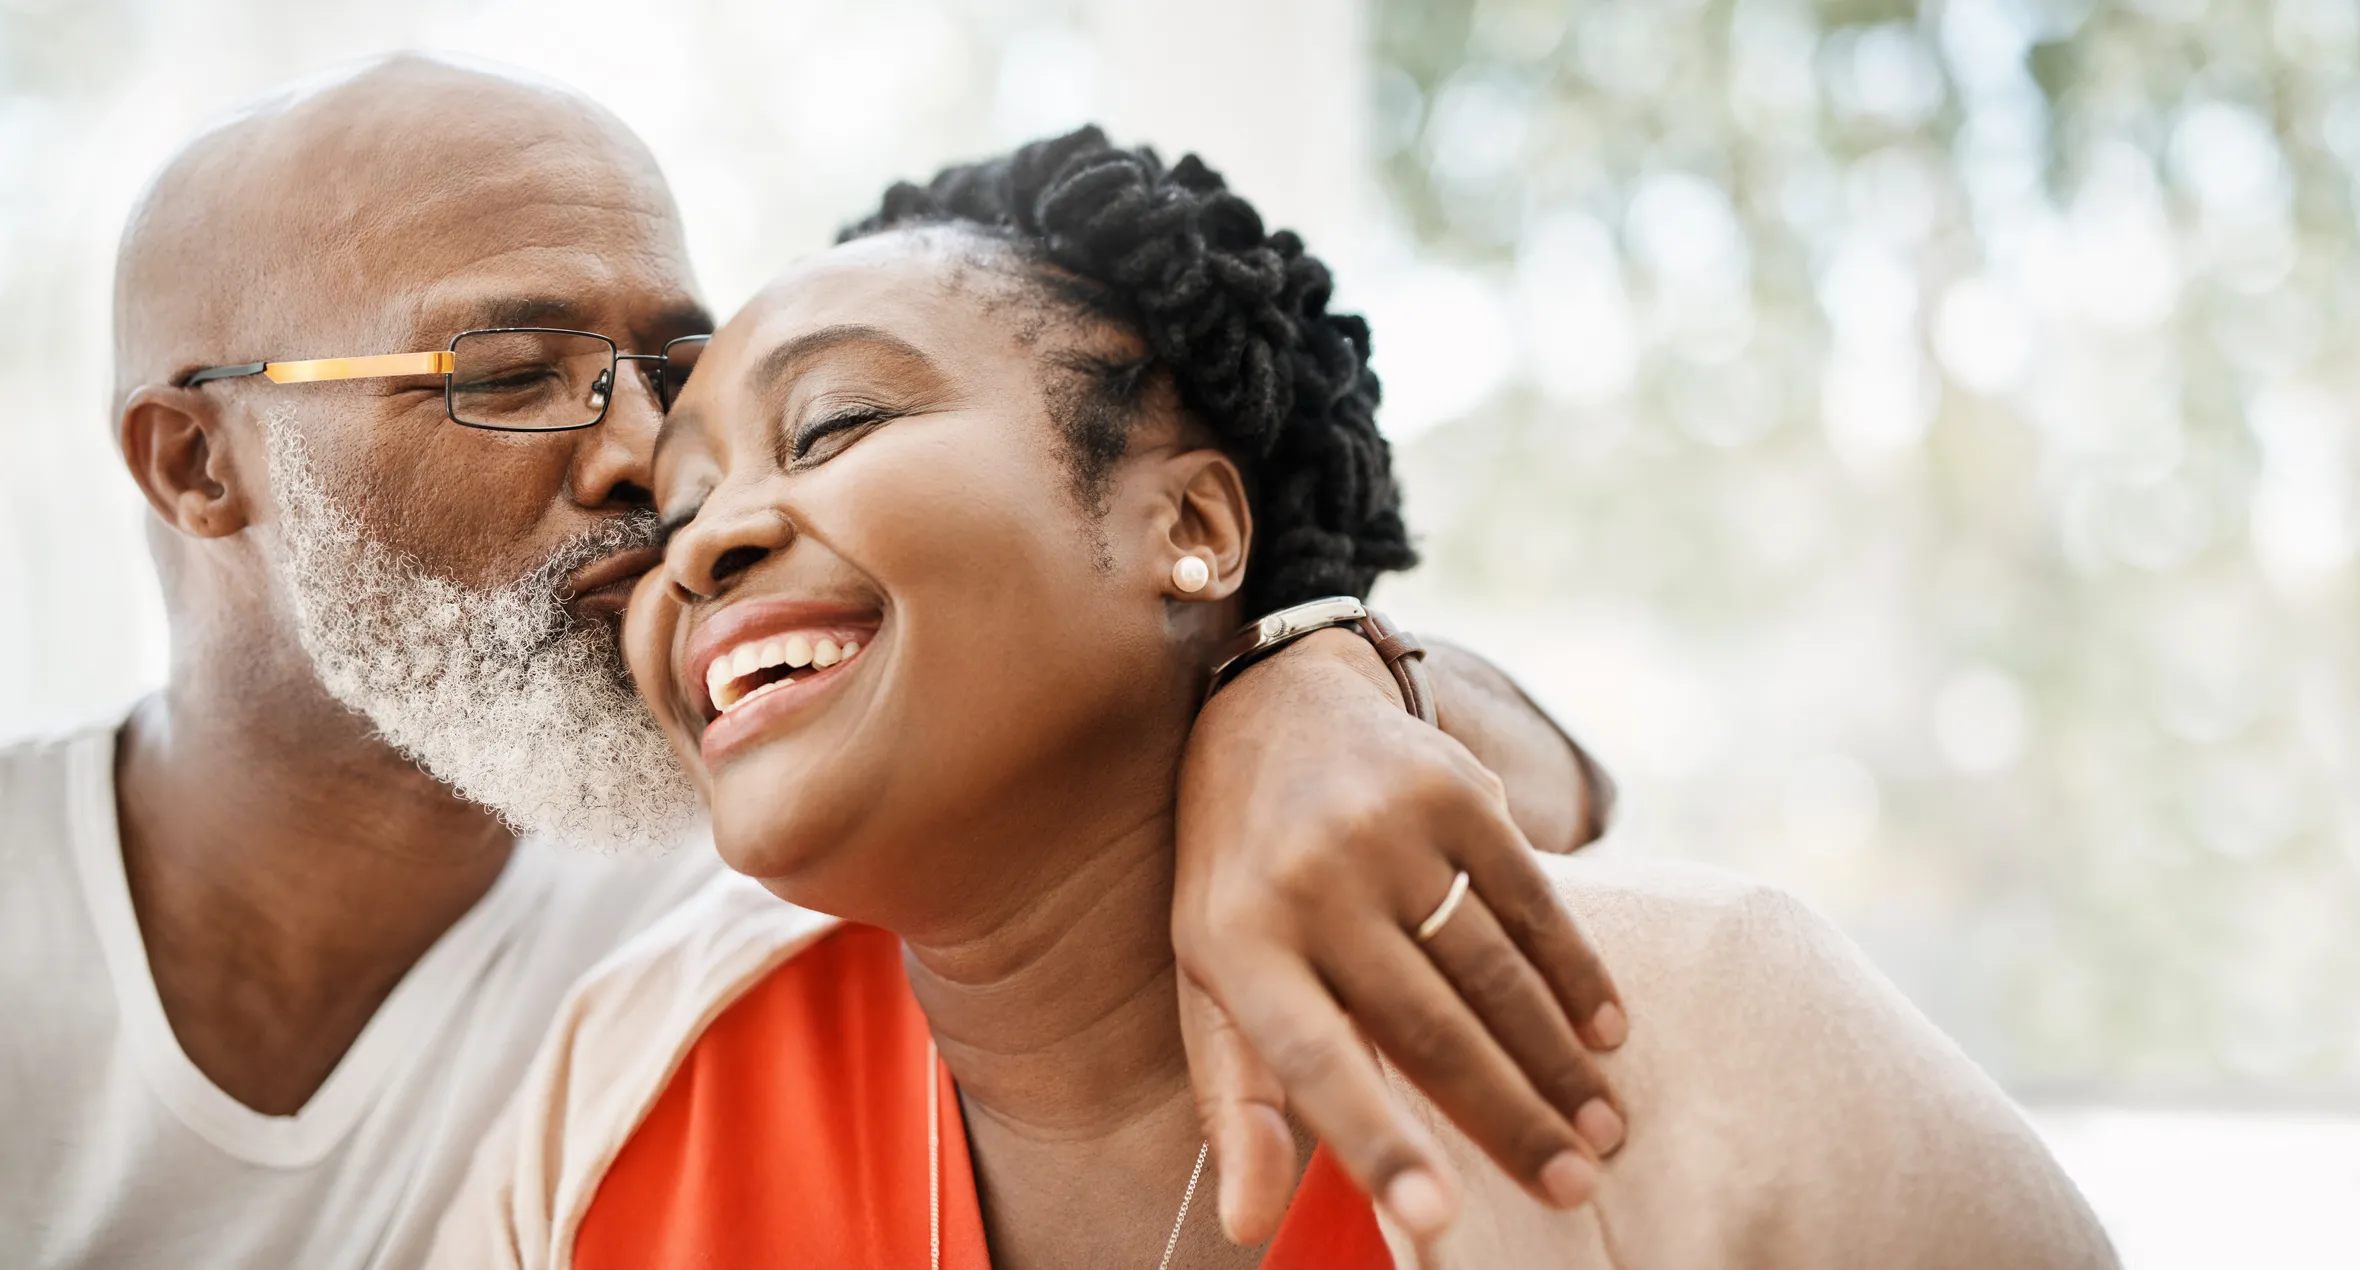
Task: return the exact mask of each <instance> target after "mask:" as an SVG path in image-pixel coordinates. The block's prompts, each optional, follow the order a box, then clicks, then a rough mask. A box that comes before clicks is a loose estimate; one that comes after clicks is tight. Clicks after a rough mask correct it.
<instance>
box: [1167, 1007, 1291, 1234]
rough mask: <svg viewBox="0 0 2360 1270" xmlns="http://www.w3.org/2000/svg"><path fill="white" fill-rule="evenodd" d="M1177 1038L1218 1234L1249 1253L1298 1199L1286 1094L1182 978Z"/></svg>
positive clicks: (1218, 1011) (1221, 1014)
mask: <svg viewBox="0 0 2360 1270" xmlns="http://www.w3.org/2000/svg"><path fill="white" fill-rule="evenodd" d="M1180 1038H1181V1040H1182V1042H1183V1043H1184V1044H1185V1045H1186V1046H1187V1049H1188V1077H1189V1081H1190V1083H1191V1084H1192V1085H1193V1086H1194V1087H1195V1091H1196V1109H1197V1115H1198V1117H1199V1118H1200V1119H1201V1120H1203V1122H1204V1126H1205V1136H1206V1138H1207V1139H1208V1140H1210V1141H1211V1142H1212V1144H1213V1175H1214V1176H1215V1177H1217V1178H1219V1179H1220V1180H1221V1229H1222V1231H1223V1233H1225V1234H1227V1235H1228V1236H1229V1240H1230V1242H1231V1243H1234V1244H1239V1245H1242V1246H1247V1247H1251V1246H1253V1245H1255V1244H1259V1243H1263V1242H1265V1241H1267V1240H1269V1239H1270V1238H1271V1237H1272V1236H1274V1235H1276V1234H1277V1233H1278V1226H1279V1222H1280V1221H1281V1220H1283V1219H1284V1218H1285V1216H1286V1210H1287V1205H1288V1203H1290V1202H1291V1201H1292V1200H1293V1199H1294V1193H1295V1174H1296V1164H1297V1161H1296V1159H1295V1139H1294V1134H1293V1132H1292V1131H1291V1130H1290V1129H1289V1128H1288V1127H1287V1121H1286V1091H1285V1089H1284V1087H1283V1086H1281V1085H1280V1084H1279V1082H1278V1077H1277V1076H1276V1075H1275V1074H1274V1073H1272V1072H1271V1070H1270V1069H1269V1068H1268V1067H1265V1066H1263V1064H1262V1060H1261V1058H1260V1057H1258V1056H1257V1055H1256V1054H1255V1053H1254V1050H1253V1047H1252V1046H1251V1045H1249V1044H1247V1043H1246V1039H1245V1037H1244V1035H1243V1034H1241V1033H1240V1032H1239V1031H1238V1030H1237V1025H1236V1023H1235V1022H1233V1021H1232V1020H1231V1019H1230V1017H1229V1015H1228V1013H1227V1012H1226V1011H1224V1010H1223V1009H1222V1008H1221V1007H1220V1005H1219V1004H1218V1003H1216V1002H1215V1001H1214V1000H1213V998H1212V997H1211V996H1209V995H1207V994H1206V992H1205V990H1204V989H1203V987H1202V986H1200V985H1199V984H1197V982H1196V981H1195V980H1193V979H1191V978H1189V977H1188V976H1187V975H1186V974H1182V975H1181V976H1180Z"/></svg>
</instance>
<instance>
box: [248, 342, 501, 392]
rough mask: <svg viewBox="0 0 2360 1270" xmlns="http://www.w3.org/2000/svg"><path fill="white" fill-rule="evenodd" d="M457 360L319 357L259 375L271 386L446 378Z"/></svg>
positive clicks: (443, 355) (274, 365) (446, 355)
mask: <svg viewBox="0 0 2360 1270" xmlns="http://www.w3.org/2000/svg"><path fill="white" fill-rule="evenodd" d="M457 360H458V359H457V358H456V357H455V356H453V355H452V354H451V353H450V352H448V351H447V350H446V351H442V352H434V353H386V354H384V355H382V356H378V357H321V358H315V359H313V360H311V361H307V362H271V363H270V364H268V365H266V366H264V367H263V368H262V373H263V375H264V376H265V377H267V378H268V379H269V380H270V382H272V383H274V384H308V383H313V382H316V381H318V380H322V379H373V378H376V377H378V376H381V375H448V374H450V373H451V367H452V365H453V363H455V362H456V361H457Z"/></svg>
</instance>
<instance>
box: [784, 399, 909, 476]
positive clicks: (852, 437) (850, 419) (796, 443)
mask: <svg viewBox="0 0 2360 1270" xmlns="http://www.w3.org/2000/svg"><path fill="white" fill-rule="evenodd" d="M893 417H895V416H894V412H893V411H891V410H886V409H884V408H882V407H879V406H855V407H852V408H850V409H847V410H841V411H838V412H837V413H835V414H831V415H822V416H821V417H819V418H816V419H809V420H805V421H804V422H803V423H801V424H799V425H797V427H796V428H795V434H794V435H793V436H792V437H790V438H788V440H787V453H788V457H789V459H790V460H792V461H793V462H794V463H796V464H798V465H803V466H809V465H812V464H817V463H825V462H827V461H828V460H829V459H832V458H834V457H836V456H837V455H838V454H841V453H843V452H844V450H845V449H846V447H848V446H850V445H851V444H852V443H853V442H854V441H857V440H859V439H860V438H861V437H862V436H864V435H866V434H867V433H868V431H869V429H871V428H873V427H875V426H876V425H878V424H880V423H883V422H885V421H886V420H888V419H891V418H893ZM823 446H824V452H822V453H819V454H818V455H817V456H816V457H814V454H813V452H814V451H815V450H822V449H823Z"/></svg>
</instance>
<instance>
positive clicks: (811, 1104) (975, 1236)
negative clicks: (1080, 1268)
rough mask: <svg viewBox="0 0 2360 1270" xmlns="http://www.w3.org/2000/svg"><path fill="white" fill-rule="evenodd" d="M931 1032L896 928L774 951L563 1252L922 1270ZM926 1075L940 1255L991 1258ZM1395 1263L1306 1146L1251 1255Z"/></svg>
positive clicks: (1336, 1177)
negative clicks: (1287, 1194) (1284, 1204)
mask: <svg viewBox="0 0 2360 1270" xmlns="http://www.w3.org/2000/svg"><path fill="white" fill-rule="evenodd" d="M929 1039H930V1038H929V1034H928V1032H927V1029H926V1017H925V1015H924V1014H922V1013H920V1011H919V1009H918V1003H917V999H916V998H915V997H914V996H912V995H911V993H910V986H909V980H908V978H907V977H906V975H905V974H904V972H903V970H902V964H901V941H900V940H899V939H897V938H895V937H894V936H893V935H892V934H890V933H888V932H885V931H881V930H878V929H876V928H874V927H867V926H854V925H846V926H843V927H841V928H840V929H838V930H836V931H834V932H833V933H831V934H829V935H827V936H826V937H824V938H822V939H821V940H820V941H819V942H818V943H816V944H814V945H812V946H811V947H810V948H808V949H806V950H805V951H804V952H803V953H802V954H800V955H799V956H796V957H794V958H792V959H790V960H788V961H786V962H784V963H783V964H781V965H780V966H779V967H778V968H777V969H775V970H772V971H771V972H770V973H769V974H767V975H765V976H764V977H763V979H762V981H761V982H760V983H757V984H755V985H754V986H753V987H752V988H750V989H748V990H747V991H746V993H745V995H743V996H741V997H739V998H738V1000H737V1001H736V1002H734V1003H732V1004H731V1005H730V1006H729V1008H728V1009H727V1010H724V1011H723V1012H722V1014H721V1016H720V1017H719V1018H717V1019H715V1020H713V1023H712V1025H711V1026H710V1027H708V1028H706V1029H705V1034H704V1035H703V1036H701V1037H699V1038H698V1039H697V1041H696V1044H695V1045H694V1046H692V1047H691V1048H690V1050H689V1052H688V1054H687V1055H686V1056H685V1057H684V1058H683V1059H682V1060H681V1064H680V1067H679V1069H678V1070H677V1071H675V1072H674V1073H673V1074H672V1079H671V1081H670V1082H669V1083H667V1084H666V1085H665V1086H664V1091H663V1093H662V1094H661V1095H659V1096H658V1097H657V1099H656V1103H655V1105H654V1106H653V1107H652V1108H650V1109H649V1111H648V1114H647V1118H646V1119H644V1120H642V1121H641V1122H640V1124H639V1128H638V1129H637V1130H636V1131H635V1132H633V1133H632V1135H631V1137H630V1140H629V1141H627V1142H625V1143H624V1144H623V1148H622V1151H621V1153H620V1154H618V1155H617V1156H616V1157H615V1161H614V1163H613V1164H612V1165H611V1166H609V1168H608V1169H607V1172H606V1176H605V1178H604V1179H603V1180H602V1181H600V1183H599V1185H598V1192H597V1194H596V1195H595V1196H593V1197H592V1199H591V1201H590V1208H589V1211H588V1212H587V1213H585V1214H584V1215H583V1218H582V1225H581V1232H580V1234H579V1235H578V1236H576V1238H575V1242H574V1264H575V1265H576V1266H577V1267H580V1270H689V1268H690V1267H699V1268H702V1267H737V1266H754V1265H759V1266H768V1267H777V1268H778V1270H792V1268H794V1267H803V1266H809V1267H828V1268H829V1270H837V1268H839V1267H857V1266H871V1267H878V1268H879V1270H910V1268H923V1267H925V1266H927V1265H928V1262H929V1253H928V1248H927V1239H928V1231H927V1214H926V1195H927V1176H926V1174H927V1161H926V1086H925V1079H926V1076H925V1073H926V1053H927V1043H928V1041H929ZM933 1078H934V1079H935V1080H937V1081H938V1082H940V1084H939V1095H940V1100H941V1106H942V1108H943V1109H944V1110H945V1112H946V1114H944V1115H943V1116H942V1133H941V1142H942V1265H943V1267H944V1270H990V1266H991V1258H990V1254H989V1253H988V1252H987V1251H986V1250H985V1247H984V1239H983V1213H982V1210H981V1208H980V1207H979V1206H978V1204H977V1201H976V1197H975V1170H974V1165H973V1162H972V1161H971V1160H970V1159H969V1158H968V1155H967V1132H966V1126H965V1124H964V1122H963V1121H962V1119H961V1117H960V1116H959V1114H958V1110H957V1109H958V1105H959V1104H958V1096H957V1090H956V1089H955V1088H954V1087H953V1085H952V1083H951V1079H950V1073H949V1071H948V1069H947V1068H943V1067H941V1066H940V1065H937V1066H936V1068H935V1070H934V1072H933ZM1160 1251H1161V1250H1160V1249H1141V1250H1140V1263H1141V1264H1142V1265H1152V1264H1154V1259H1155V1256H1156V1255H1157V1254H1158V1253H1160ZM1392 1265H1393V1258H1392V1255H1391V1253H1389V1252H1388V1251H1387V1250H1386V1248H1385V1241H1384V1239H1383V1238H1382V1237H1381V1236H1380V1235H1379V1234H1378V1231H1377V1222H1376V1215H1375V1213H1374V1211H1373V1210H1372V1209H1371V1208H1370V1206H1369V1202H1368V1200H1367V1198H1366V1197H1364V1196H1362V1195H1361V1194H1360V1192H1359V1191H1357V1190H1356V1189H1354V1188H1353V1185H1352V1183H1351V1181H1350V1180H1349V1179H1348V1178H1346V1177H1345V1176H1344V1173H1343V1170H1342V1169H1340V1168H1338V1167H1337V1166H1336V1164H1335V1161H1334V1160H1333V1159H1332V1158H1330V1156H1329V1155H1328V1153H1327V1150H1326V1148H1324V1147H1322V1148H1321V1149H1320V1150H1318V1151H1316V1152H1314V1153H1313V1154H1312V1157H1311V1166H1310V1168H1309V1169H1308V1170H1307V1171H1306V1172H1305V1173H1304V1175H1303V1180H1302V1183H1301V1185H1299V1186H1298V1187H1297V1188H1296V1191H1295V1200H1294V1203H1293V1204H1292V1205H1291V1206H1289V1207H1288V1209H1287V1215H1286V1220H1285V1222H1284V1223H1283V1224H1282V1225H1281V1226H1280V1228H1279V1232H1278V1237H1277V1238H1276V1239H1275V1240H1273V1241H1272V1242H1271V1245H1270V1251H1269V1252H1268V1253H1267V1254H1265V1256H1264V1257H1263V1259H1262V1266H1263V1270H1312V1268H1313V1267H1318V1268H1319V1270H1359V1268H1361V1267H1385V1268H1387V1270H1389V1268H1390V1267H1391V1266H1392Z"/></svg>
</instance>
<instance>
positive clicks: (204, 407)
mask: <svg viewBox="0 0 2360 1270" xmlns="http://www.w3.org/2000/svg"><path fill="white" fill-rule="evenodd" d="M115 439H116V441H117V442H118V443H119V444H120V445H121V446H122V448H123V464H124V466H126V467H128V468H130V469H131V479H132V480H135V481H137V482H139V490H140V492H141V493H143V494H145V495H147V501H148V506H150V507H153V508H155V509H156V515H158V516H160V517H162V518H163V520H164V523H165V524H167V525H170V526H172V527H173V528H174V529H177V530H179V531H180V532H182V533H184V534H187V535H189V536H191V537H194V538H226V537H228V536H229V535H231V534H234V533H237V532H238V531H239V530H241V529H244V528H245V527H246V526H247V524H248V523H249V519H248V513H247V508H246V499H245V494H244V491H243V489H242V488H241V487H240V483H239V481H238V474H237V464H236V461H235V460H234V459H232V458H231V456H230V452H229V447H228V446H227V445H225V444H223V440H224V438H223V436H222V423H221V414H220V412H219V411H218V410H216V409H215V408H214V403H213V401H212V400H211V399H210V398H208V397H206V396H205V395H204V394H203V393H200V392H198V391H197V390H195V389H193V388H167V387H163V386H160V385H156V384H148V385H145V386H143V387H141V388H139V389H137V390H136V391H134V392H133V393H132V394H131V396H130V397H129V398H127V399H126V400H125V401H124V403H123V414H122V417H121V418H120V419H119V420H118V421H117V423H116V438H115Z"/></svg>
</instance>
